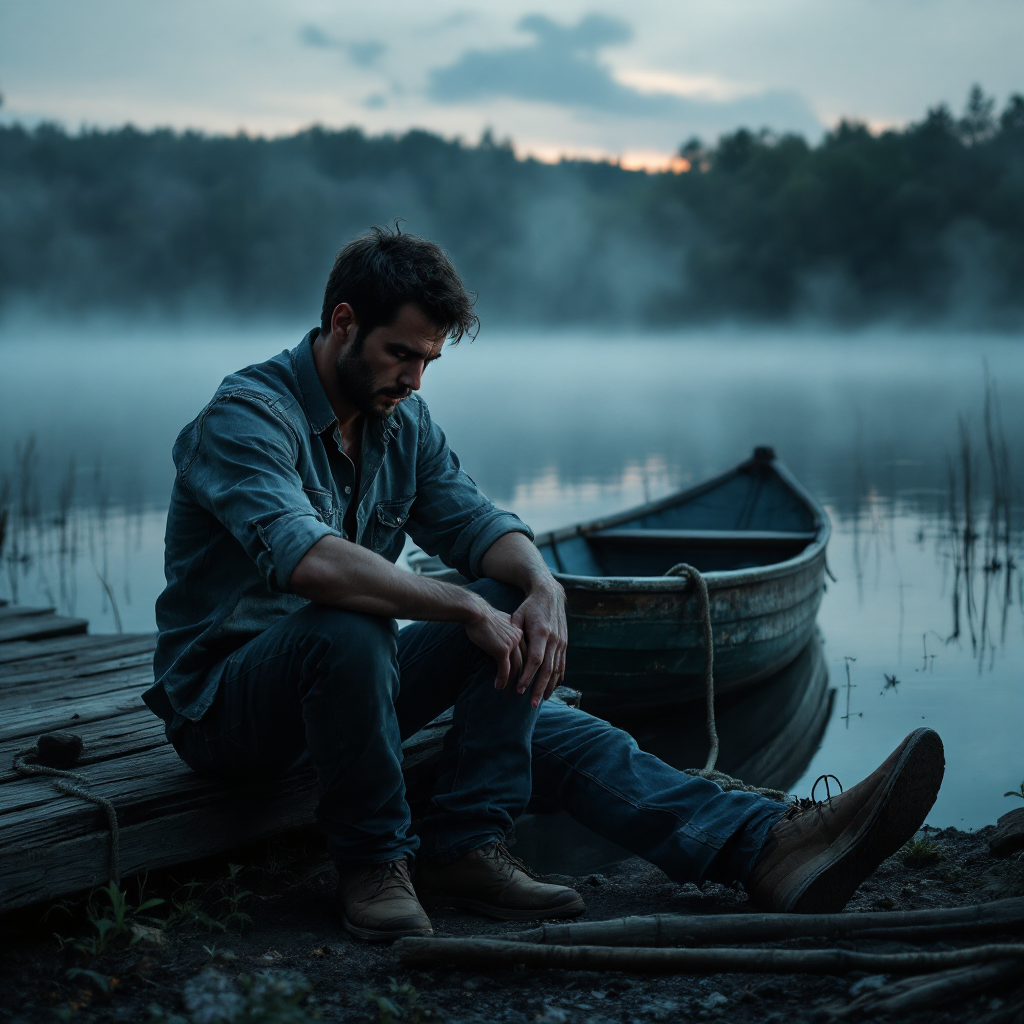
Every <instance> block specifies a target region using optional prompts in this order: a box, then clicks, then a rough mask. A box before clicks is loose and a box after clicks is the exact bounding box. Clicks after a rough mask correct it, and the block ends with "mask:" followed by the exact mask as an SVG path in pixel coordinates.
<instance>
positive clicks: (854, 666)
mask: <svg viewBox="0 0 1024 1024" xmlns="http://www.w3.org/2000/svg"><path fill="white" fill-rule="evenodd" d="M309 326H311V324H308V325H303V324H301V323H299V324H289V325H281V326H276V327H266V328H261V329H260V330H242V329H234V328H228V327H225V326H224V325H218V326H196V327H192V328H188V329H185V328H180V327H179V328H171V327H167V328H155V327H149V328H139V329H136V330H126V329H124V328H123V327H110V328H106V329H104V328H93V329H89V330H82V329H76V330H70V329H68V328H66V327H62V328H60V329H54V330H48V329H46V328H44V327H42V326H38V325H35V326H33V325H27V324H25V323H22V324H14V323H12V322H10V321H9V322H8V323H7V325H6V326H5V327H3V328H2V329H0V367H2V371H0V496H2V497H3V500H4V502H5V504H6V507H7V510H8V521H7V531H6V538H5V541H4V545H3V548H2V550H0V596H3V597H8V598H11V597H15V598H16V599H17V600H19V601H21V602H22V603H26V604H53V605H56V606H58V607H59V608H60V609H61V610H63V611H65V612H70V613H75V614H78V615H81V616H83V617H85V618H88V619H89V620H90V628H91V630H92V631H93V632H104V631H114V630H116V629H118V628H120V629H123V630H124V631H128V632H131V631H143V630H151V629H153V628H154V621H153V602H154V600H155V598H156V596H157V594H158V593H159V591H160V589H161V587H162V584H163V578H162V540H163V524H164V516H165V512H166V504H167V499H168V495H169V491H170V485H171V481H172V479H173V466H172V464H171V459H170V449H171V445H172V444H173V441H174V438H175V436H176V434H177V432H178V431H179V430H180V429H181V427H183V426H184V425H185V423H186V422H188V421H189V420H190V419H191V418H192V417H194V416H195V415H196V414H197V413H198V412H199V410H200V409H201V408H202V406H203V404H204V403H205V402H206V401H207V400H208V399H209V397H210V396H211V395H212V393H213V391H214V389H215V388H216V386H217V384H218V383H219V381H220V379H221V378H222V377H223V376H224V375H225V374H227V373H229V372H231V371H232V370H235V369H237V368H239V367H240V366H243V365H246V364H248V363H250V362H254V361H259V360H261V359H265V358H267V357H269V356H271V355H273V354H275V353H276V352H279V351H281V350H282V349H284V348H290V347H292V346H294V345H295V344H297V342H298V341H299V339H300V338H301V336H302V335H303V333H305V330H307V329H308V327H309ZM423 394H424V397H425V398H426V399H427V401H428V402H429V403H430V407H431V410H432V413H433V415H434V417H435V419H436V420H437V421H438V422H439V423H440V424H441V425H442V427H443V428H444V429H445V431H446V432H447V434H448V437H449V440H450V441H451V443H452V446H453V447H454V448H455V450H456V451H457V452H458V453H459V456H460V458H461V460H462V462H463V465H464V466H465V467H466V469H467V470H468V472H469V473H470V474H471V475H472V476H473V477H474V479H476V480H477V482H478V483H479V484H480V485H481V487H482V488H483V489H484V490H485V491H486V492H487V493H488V494H489V495H490V496H491V497H493V498H494V499H495V500H496V501H497V502H499V503H500V504H502V505H504V506H506V507H509V508H512V509H513V510H514V511H516V512H518V513H519V514H520V515H522V516H523V517H524V518H525V519H526V520H527V521H528V522H529V523H530V524H531V525H533V526H534V527H535V528H536V529H546V528H550V527H554V526H560V525H565V524H569V523H572V522H576V521H579V520H582V519H586V518H590V517H592V516H595V515H598V514H601V513H604V512H609V511H613V510H618V509H623V508H627V507H629V506H631V505H633V504H637V503H639V502H641V501H644V500H646V499H648V498H655V497H658V496H661V495H663V494H666V493H668V492H669V491H671V490H674V489H676V488H679V487H681V486H684V485H685V484H687V483H688V482H692V481H696V480H699V479H700V478H702V477H704V476H705V475H707V474H709V473H712V472H715V471H718V470H721V469H723V468H726V467H727V466H729V465H731V464H733V463H735V462H737V461H739V460H741V459H743V458H745V457H746V456H748V455H749V453H750V451H751V450H752V448H753V447H754V445H756V444H770V445H772V446H774V447H775V449H776V451H777V452H778V454H779V455H780V457H781V458H782V459H783V460H784V461H785V462H786V463H787V464H788V465H789V467H790V468H791V469H792V470H793V471H794V472H795V473H796V475H797V476H798V477H799V478H800V479H801V480H802V482H803V483H805V484H806V485H807V486H808V487H809V488H810V489H811V490H813V491H814V492H815V493H816V494H817V495H818V496H819V498H820V499H821V500H822V501H823V502H824V503H825V504H826V505H827V507H828V509H829V512H830V514H831V516H832V520H833V526H834V528H835V532H834V534H833V539H832V542H831V544H830V549H829V564H830V567H831V569H832V570H833V572H834V573H835V575H836V578H837V582H835V583H830V584H829V588H828V592H827V594H826V596H825V600H824V603H823V606H822V610H821V614H820V616H819V625H820V628H821V631H822V634H823V637H824V652H825V658H826V661H827V666H828V671H829V675H830V681H831V685H832V686H834V687H837V688H838V692H837V695H836V699H835V701H834V703H833V710H832V717H831V719H830V721H829V724H828V727H827V729H826V732H825V738H824V741H823V744H822V747H821V749H820V750H819V751H818V753H817V754H816V755H815V756H814V757H813V759H812V760H811V762H810V764H809V765H808V766H807V768H806V771H805V772H804V777H803V779H801V780H800V781H799V782H798V783H797V786H796V788H797V790H798V791H800V792H804V790H806V789H807V788H808V784H809V782H810V781H812V780H813V779H814V778H815V777H816V776H817V775H818V774H820V773H822V772H825V771H828V772H831V773H834V774H836V775H838V776H839V777H840V778H841V779H842V780H843V782H844V784H849V783H850V782H853V781H856V780H857V779H859V778H860V777H861V776H862V775H863V774H865V772H866V771H867V770H869V769H870V768H873V767H874V766H875V765H876V764H877V763H878V762H879V761H880V760H881V759H882V758H884V757H885V756H886V754H887V753H888V752H889V750H891V748H892V747H893V746H894V745H895V744H896V743H897V742H898V741H899V739H901V738H902V736H903V735H905V734H906V732H908V731H909V730H910V729H912V728H915V727H916V726H918V725H931V726H933V727H935V728H937V729H938V730H939V732H940V733H941V734H942V736H943V738H944V741H945V743H946V749H947V761H948V770H947V777H946V783H945V785H944V787H943V791H942V794H941V795H940V798H939V802H938V803H937V805H936V807H935V809H934V811H933V814H932V816H931V819H930V820H931V821H932V822H933V823H936V824H942V825H946V824H955V825H960V826H963V827H977V826H980V825H983V824H986V823H988V822H990V821H992V820H994V819H995V817H996V816H997V815H998V814H1000V813H1002V812H1004V811H1006V810H1009V809H1010V806H1009V805H1010V801H1009V800H1006V799H1004V798H1003V797H1002V794H1003V792H1004V791H1006V790H1008V789H1012V788H1016V786H1017V785H1019V783H1020V780H1021V778H1024V754H1022V752H1021V748H1020V743H1019V731H1020V730H1019V725H1020V722H1021V720H1022V715H1024V687H1022V685H1021V670H1020V665H1021V664H1024V613H1022V598H1024V593H1022V591H1021V578H1020V575H1019V572H1018V569H1017V566H1019V565H1020V564H1021V563H1022V554H1021V551H1020V548H1021V532H1020V530H1021V523H1022V518H1021V512H1022V504H1024V500H1022V499H1024V494H1022V486H1024V459H1022V456H1024V445H1022V443H1021V442H1022V439H1024V339H1022V338H1015V337H997V336H993V335H985V334H960V335H954V334H949V333H946V334H927V333H918V334H913V333H906V332H897V331H889V330H885V329H878V330H875V331H873V332H870V333H864V334H857V335H850V334H840V333H836V332H824V331H813V330H810V329H806V330H802V331H795V330H794V331H787V332H782V331H778V332H771V331H765V330H762V331H749V330H744V331H739V330H730V329H725V328H722V329H716V330H707V331H690V332H687V333H682V334H660V335H659V334H654V333H645V332H639V331H631V330H628V329H615V330H611V329H610V330H608V331H607V332H599V331H592V330H579V331H575V332H541V331H534V332H518V333H517V332H513V331H504V332H495V331H485V332H484V333H483V334H482V335H481V337H480V338H479V339H478V340H477V341H476V342H475V343H473V344H468V343H465V342H464V343H462V344H461V345H459V346H458V347H454V348H449V349H447V350H446V352H445V354H444V358H443V359H442V360H441V361H440V363H439V364H437V365H436V366H433V367H432V368H431V369H430V371H429V372H428V374H427V376H426V378H425V382H424V389H423ZM847 669H849V677H847ZM886 677H889V678H890V679H894V680H896V682H894V683H893V682H889V681H888V680H887V678H886ZM804 795H806V794H804Z"/></svg>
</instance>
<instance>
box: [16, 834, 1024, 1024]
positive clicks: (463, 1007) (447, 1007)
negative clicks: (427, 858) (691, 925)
mask: <svg viewBox="0 0 1024 1024" xmlns="http://www.w3.org/2000/svg"><path fill="white" fill-rule="evenodd" d="M990 832H991V829H983V830H981V831H979V832H974V833H972V832H959V831H957V830H956V829H953V828H949V829H945V830H943V831H939V830H936V829H930V830H926V832H925V836H924V838H925V840H926V841H924V842H918V844H917V845H916V846H915V848H914V854H915V855H914V856H908V855H907V853H901V854H898V855H897V856H895V857H892V858H890V859H889V860H888V861H887V862H886V863H885V864H883V865H882V867H881V868H880V869H879V870H878V872H876V874H875V875H874V876H873V877H872V878H871V879H869V880H868V881H867V882H866V883H865V884H864V885H863V886H862V887H861V889H860V890H859V892H858V893H857V894H856V896H855V897H854V899H853V901H852V903H851V904H850V909H851V910H872V909H900V910H916V909H924V908H932V907H950V906H959V905H963V904H968V903H976V902H980V901H984V900H990V899H997V898H1001V897H1005V896H1011V895H1024V859H1021V858H1020V856H1018V857H1017V858H1011V859H1009V860H1003V861H998V860H995V859H994V858H993V857H991V856H990V854H989V852H988V847H987V844H986V839H987V836H988V835H989V834H990ZM229 865H235V867H230V866H229ZM238 865H240V867H239V866H238ZM555 877H557V880H559V881H568V879H566V878H564V877H562V876H555ZM573 882H574V884H575V885H576V887H577V888H578V889H579V891H580V892H581V893H583V894H584V896H585V899H586V901H587V907H588V910H587V915H586V917H587V918H588V919H592V920H597V919H601V918H610V917H619V916H623V915H627V914H645V913H665V912H679V913H688V914H689V913H694V914H717V913H723V912H736V911H738V910H743V909H745V908H746V907H747V898H746V895H745V894H744V893H743V892H742V891H741V890H734V889H726V888H723V887H721V886H717V885H708V886H706V887H705V888H704V889H703V890H700V889H698V888H697V887H696V886H694V885H677V884H675V883H673V882H671V881H669V880H668V878H666V876H665V875H663V874H662V873H661V872H660V871H659V870H657V869H656V868H654V867H651V866H650V865H648V864H646V863H644V862H643V861H641V860H639V859H637V858H633V859H631V860H627V861H624V862H622V863H620V864H617V865H615V866H613V867H609V868H607V869H605V870H603V871H602V872H601V873H600V874H592V875H588V876H584V877H580V878H576V879H574V880H573ZM334 883H335V876H334V872H333V868H332V867H331V864H330V862H329V860H328V859H327V856H326V853H325V850H324V846H323V843H322V842H321V841H320V840H319V838H318V837H317V836H316V835H314V834H312V833H304V834H300V835H295V836H291V837H289V838H287V839H283V840H276V841H273V842H271V843H266V844H262V845H261V846H258V847H253V848H248V849H245V850H236V851H233V853H232V854H231V855H230V856H229V857H226V858H220V859H217V860H210V861H205V862H202V863H200V864H193V865H190V866H189V867H188V868H187V869H177V870H173V871H165V872H160V873H159V874H153V875H151V876H150V877H149V878H148V879H147V880H145V886H144V889H143V890H142V892H141V896H140V884H141V880H139V879H131V880H129V881H128V882H126V883H125V884H124V885H122V890H124V891H125V892H126V893H127V901H126V906H125V907H124V908H123V911H124V913H123V915H122V919H121V921H120V924H119V923H118V921H117V914H116V911H115V908H113V907H112V906H111V900H110V896H109V895H108V894H105V893H103V892H102V891H99V892H96V893H93V894H92V896H91V898H83V899H81V900H78V901H64V902H60V903H55V904H52V905H48V906H37V907H32V908H27V909H25V910H22V911H17V912H15V913H11V914H8V915H6V916H4V917H0V1022H4V1024H8V1022H10V1024H15V1022H18V1024H28V1022H37V1021H39V1022H43V1021H45V1022H48V1024H54V1022H55V1021H75V1022H81V1024H92V1022H106V1021H125V1022H128V1021H131V1022H145V1024H157V1022H166V1024H218V1022H222V1021H231V1022H234V1024H254V1022H256V1021H260V1022H263V1024H300V1022H307V1021H313V1020H324V1021H340V1020H344V1021H375V1022H376V1021H380V1022H383V1024H391V1022H396V1024H397V1022H404V1021H408V1022H413V1024H415V1022H420V1021H429V1020H437V1021H448V1022H452V1024H456V1022H470V1021H481V1022H485V1021H486V1022H496V1021H509V1022H519V1021H529V1022H540V1024H570V1022H577V1021H578V1022H580V1024H584V1022H593V1024H599V1022H606V1021H607V1022H622V1024H634V1022H636V1024H646V1022H652V1021H704V1020H722V1021H729V1022H737V1024H739V1022H746V1021H750V1022H755V1021H756V1022H771V1021H779V1022H783V1021H784V1022H786V1024H792V1022H798V1021H805V1020H806V1021H825V1020H828V1019H830V1018H831V1016H832V1013H833V1011H834V1010H835V1009H837V1008H840V1007H843V1006H846V1005H847V1004H848V1003H849V1002H850V1001H851V999H852V998H854V997H855V996H856V995H857V994H858V993H859V992H861V991H863V990H864V989H865V987H867V988H870V987H871V985H872V984H873V983H874V980H875V979H869V980H868V981H866V982H865V981H864V979H863V978H862V977H857V976H847V977H844V978H828V977H811V976H801V975H796V976H770V975H736V974H731V975H715V976H710V977H700V978H698V977H692V976H679V977H654V978H644V977H638V976H635V975H626V974H597V973H587V972H559V971H549V972H530V971H526V970H512V971H505V972H500V973H495V974H491V975H483V974H476V973H466V972H459V971H452V970H435V971H431V972H419V971H413V972H408V971H405V970H404V969H403V968H402V967H401V965H400V964H399V963H398V960H397V958H396V957H395V955H394V954H393V953H392V952H391V951H390V950H389V949H388V948H387V947H383V946H374V945H367V944H365V943H360V942H356V941H354V940H352V939H350V938H349V937H348V936H347V935H346V934H345V932H344V931H343V930H342V929H341V927H340V925H339V922H338V918H337V915H336V913H335V908H334V901H333V894H334ZM150 899H160V900H162V901H163V902H161V903H158V904H154V905H152V906H149V907H143V908H142V909H139V908H140V906H141V905H142V904H144V903H145V902H146V901H148V900H150ZM103 922H113V923H111V924H104V923H103ZM434 925H435V929H436V931H437V934H439V935H472V934H486V933H496V932H509V931H514V930H516V929H518V928H522V927H528V926H524V925H504V924H499V923H496V922H491V921H487V920H483V919H479V918H473V917H468V916H463V915H458V914H454V913H452V914H437V915H435V916H434ZM976 941H983V940H976ZM814 944H815V943H814V942H813V941H810V940H801V941H798V942H793V943H788V944H787V945H789V946H792V947H796V948H808V947H811V946H813V945H814ZM960 944H963V945H967V944H970V940H966V941H964V942H962V943H960ZM825 945H829V943H825ZM839 945H846V946H847V947H848V948H858V949H864V950H877V951H884V950H898V949H901V948H906V947H901V946H898V945H897V944H895V943H884V942H879V941H874V942H871V941H861V942H857V943H846V944H842V943H840V944H839ZM947 948H949V947H947ZM861 1019H864V1018H863V1017H862V1018H861ZM868 1019H871V1017H870V1015H869V1017H868ZM899 1019H901V1020H910V1021H915V1020H921V1021H925V1020H927V1021H929V1022H932V1021H944V1020H949V1021H954V1020H955V1021H987V1022H992V1024H996V1022H1000V1024H1001V1022H1004V1021H1005V1022H1007V1024H1010V1022H1017V1024H1024V984H1022V981H1021V980H1020V979H1019V978H1018V980H1017V982H1016V983H1011V984H1010V985H1009V987H1006V986H1005V985H1004V987H1003V988H1001V989H997V990H993V991H990V992H988V993H986V994H985V995H983V996H978V997H975V998H973V999H970V1000H968V1001H966V1002H964V1001H960V1002H959V1003H955V1004H953V1005H949V1006H946V1007H944V1008H942V1009H941V1010H938V1011H936V1010H934V1009H930V1010H927V1011H923V1012H920V1013H917V1014H916V1015H915V1014H910V1015H904V1016H902V1017H900V1018H899Z"/></svg>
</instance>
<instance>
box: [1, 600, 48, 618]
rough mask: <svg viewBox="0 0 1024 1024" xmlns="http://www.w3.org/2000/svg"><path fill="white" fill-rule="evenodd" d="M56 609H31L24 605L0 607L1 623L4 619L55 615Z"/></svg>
mask: <svg viewBox="0 0 1024 1024" xmlns="http://www.w3.org/2000/svg"><path fill="white" fill-rule="evenodd" d="M56 611H57V609H56V608H29V607H28V606H27V605H24V604H8V605H4V606H2V607H0V622H3V621H4V619H16V618H28V617H29V616H31V615H53V614H54V612H56Z"/></svg>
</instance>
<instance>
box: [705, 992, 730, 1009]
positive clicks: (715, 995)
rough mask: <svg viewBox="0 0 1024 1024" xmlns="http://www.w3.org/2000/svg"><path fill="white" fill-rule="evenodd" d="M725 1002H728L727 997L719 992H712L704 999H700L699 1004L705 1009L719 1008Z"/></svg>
mask: <svg viewBox="0 0 1024 1024" xmlns="http://www.w3.org/2000/svg"><path fill="white" fill-rule="evenodd" d="M727 1002H729V999H728V997H726V996H723V995H722V993H721V992H712V993H711V994H710V995H709V996H707V997H706V998H705V999H702V1000H701V1001H700V1004H699V1005H700V1006H702V1007H703V1008H704V1009H705V1010H719V1009H721V1008H722V1007H723V1006H725V1004H726V1003H727Z"/></svg>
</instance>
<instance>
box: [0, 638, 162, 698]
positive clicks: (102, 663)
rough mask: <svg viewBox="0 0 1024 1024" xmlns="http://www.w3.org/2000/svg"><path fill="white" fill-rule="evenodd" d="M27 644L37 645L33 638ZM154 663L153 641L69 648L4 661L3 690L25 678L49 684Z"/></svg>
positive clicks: (0, 669)
mask: <svg viewBox="0 0 1024 1024" xmlns="http://www.w3.org/2000/svg"><path fill="white" fill-rule="evenodd" d="M63 639H64V640H68V639H71V638H69V637H65V638H63ZM83 639H84V637H83ZM90 639H91V638H90ZM147 639H148V638H147ZM52 642H53V641H49V640H43V641H39V643H41V644H42V643H52ZM25 643H26V644H27V645H28V646H35V643H34V642H33V641H25ZM6 646H7V645H4V646H0V652H2V651H4V650H6ZM152 664H153V645H152V644H151V643H135V644H130V645H129V644H127V643H125V644H120V645H117V646H114V645H110V644H108V645H104V646H102V647H99V646H93V647H89V648H86V649H85V650H83V651H80V652H71V651H68V652H64V653H60V654H51V655H49V656H47V657H42V658H32V659H22V660H18V661H13V662H7V663H6V664H5V663H0V691H2V690H3V689H4V688H6V687H8V686H13V685H16V684H18V683H20V682H22V681H33V682H34V681H40V682H44V683H45V682H46V681H48V680H53V681H55V682H59V681H61V680H66V679H71V678H77V677H80V676H86V675H94V674H99V673H101V672H109V671H111V670H113V669H117V668H130V667H134V666H138V665H152Z"/></svg>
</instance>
